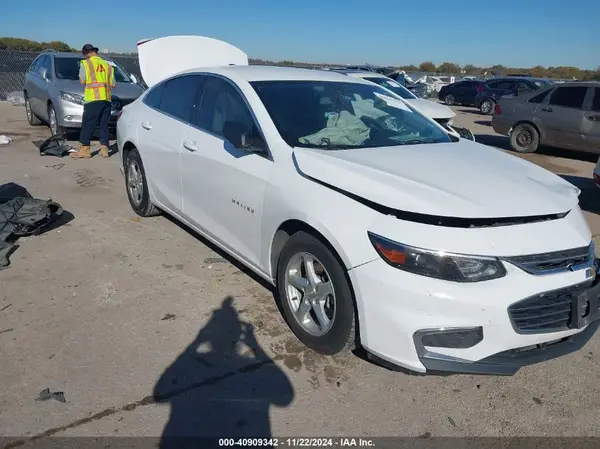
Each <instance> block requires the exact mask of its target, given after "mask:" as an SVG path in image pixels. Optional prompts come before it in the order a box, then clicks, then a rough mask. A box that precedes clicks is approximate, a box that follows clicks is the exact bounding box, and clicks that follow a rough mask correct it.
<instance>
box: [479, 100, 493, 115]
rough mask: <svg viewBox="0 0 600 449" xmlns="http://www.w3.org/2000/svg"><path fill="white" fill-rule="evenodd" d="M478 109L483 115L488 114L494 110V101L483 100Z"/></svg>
mask: <svg viewBox="0 0 600 449" xmlns="http://www.w3.org/2000/svg"><path fill="white" fill-rule="evenodd" d="M479 110H480V111H481V113H482V114H483V115H490V114H491V113H492V112H494V102H493V101H492V100H483V101H482V102H481V104H480V105H479Z"/></svg>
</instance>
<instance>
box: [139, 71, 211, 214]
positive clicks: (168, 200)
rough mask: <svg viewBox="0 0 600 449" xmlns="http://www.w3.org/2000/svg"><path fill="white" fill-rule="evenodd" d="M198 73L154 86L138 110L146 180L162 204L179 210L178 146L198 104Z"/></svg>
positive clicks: (199, 84) (179, 211)
mask: <svg viewBox="0 0 600 449" xmlns="http://www.w3.org/2000/svg"><path fill="white" fill-rule="evenodd" d="M202 80H203V78H202V77H201V76H200V75H195V74H191V75H183V76H178V77H176V78H171V79H169V80H167V81H164V82H163V83H160V84H158V85H157V86H155V87H154V88H153V89H152V90H151V91H150V92H149V93H148V95H147V96H146V97H145V98H144V103H145V106H146V107H145V108H144V111H143V113H140V114H138V117H139V123H138V124H137V135H138V143H139V146H140V153H141V155H142V160H143V161H144V165H145V166H146V170H147V172H148V176H147V178H148V183H149V184H150V188H151V189H152V191H153V192H154V195H155V198H156V200H157V201H158V202H159V203H160V205H161V206H162V207H165V208H167V209H169V210H172V211H174V212H177V213H181V211H182V205H183V196H182V187H181V150H182V146H183V138H184V136H185V133H186V130H187V128H188V127H189V123H190V122H191V120H192V117H194V116H195V114H196V112H197V110H198V109H197V106H198V90H199V88H200V87H201V83H202Z"/></svg>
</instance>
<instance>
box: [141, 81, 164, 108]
mask: <svg viewBox="0 0 600 449" xmlns="http://www.w3.org/2000/svg"><path fill="white" fill-rule="evenodd" d="M165 84H166V83H160V84H158V85H156V86H154V87H153V88H151V89H150V91H149V92H148V93H147V94H146V96H145V97H144V99H143V100H142V101H143V102H144V103H145V104H147V105H148V106H150V107H151V108H155V109H158V107H159V105H160V100H161V98H162V94H163V92H164V90H165Z"/></svg>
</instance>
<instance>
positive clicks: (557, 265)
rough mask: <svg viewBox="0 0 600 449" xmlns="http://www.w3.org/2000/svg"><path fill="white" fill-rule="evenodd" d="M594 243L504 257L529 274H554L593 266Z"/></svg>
mask: <svg viewBox="0 0 600 449" xmlns="http://www.w3.org/2000/svg"><path fill="white" fill-rule="evenodd" d="M594 252H595V250H594V243H593V242H592V243H590V244H589V245H588V246H584V247H581V248H575V249H569V250H566V251H558V252H553V253H544V254H533V255H528V256H517V257H507V258H504V260H506V261H507V262H510V263H512V264H513V265H516V266H517V267H519V268H520V269H522V270H523V271H526V272H527V273H529V274H535V275H542V274H554V273H560V272H564V271H567V270H571V271H575V270H579V269H582V268H591V267H592V265H593V263H594V258H595V254H594Z"/></svg>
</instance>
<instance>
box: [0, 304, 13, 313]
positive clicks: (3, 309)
mask: <svg viewBox="0 0 600 449" xmlns="http://www.w3.org/2000/svg"><path fill="white" fill-rule="evenodd" d="M10 306H12V303H11V304H7V305H5V306H4V307H2V308H1V309H0V312H4V311H5V310H6V309H8V308H9V307H10Z"/></svg>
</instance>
